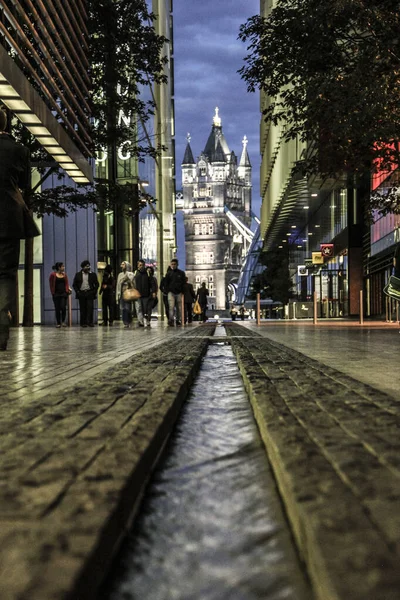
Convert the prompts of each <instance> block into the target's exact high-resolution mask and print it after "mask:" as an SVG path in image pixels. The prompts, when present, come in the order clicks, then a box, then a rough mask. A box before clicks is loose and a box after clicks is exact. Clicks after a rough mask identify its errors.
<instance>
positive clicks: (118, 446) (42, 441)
mask: <svg viewBox="0 0 400 600" xmlns="http://www.w3.org/2000/svg"><path fill="white" fill-rule="evenodd" d="M213 331H214V325H206V326H202V327H198V328H197V330H196V329H194V330H191V331H190V336H188V335H186V332H185V331H184V330H181V331H179V332H178V331H172V332H169V331H168V330H166V329H164V330H163V329H160V331H159V332H158V333H156V334H154V333H153V331H151V332H147V331H146V332H143V331H141V332H131V331H128V332H126V333H128V334H130V338H129V343H130V344H131V348H130V349H129V346H128V344H127V343H126V342H125V346H124V348H123V352H122V354H121V352H120V350H119V353H118V352H117V353H116V354H115V356H113V357H112V352H110V348H108V349H107V351H106V353H105V354H102V349H101V346H102V344H100V343H99V341H98V340H96V338H95V337H94V335H92V336H91V339H92V342H91V343H90V342H89V340H88V338H81V339H83V341H84V343H85V345H86V346H85V347H86V350H87V351H88V352H87V354H86V356H85V358H83V357H81V356H80V355H78V356H76V355H75V357H72V356H69V354H68V358H67V360H66V361H65V362H64V365H65V364H67V365H68V366H67V368H66V370H65V369H64V370H63V371H62V377H61V378H62V385H58V382H57V381H56V386H54V385H53V384H54V382H55V380H54V373H55V370H56V369H57V367H58V366H60V365H61V364H63V360H62V358H63V357H62V356H61V357H58V358H57V357H55V356H54V355H51V353H52V352H54V351H55V350H56V348H55V344H56V341H57V340H56V338H55V336H54V332H48V335H49V340H48V348H47V350H46V349H44V350H43V352H44V356H42V358H40V355H39V354H36V353H34V352H32V351H30V350H29V345H27V346H26V349H25V350H19V351H18V352H16V353H13V352H12V350H11V353H10V354H8V353H7V356H6V357H5V360H4V361H3V362H2V363H1V364H0V376H4V377H8V378H9V384H10V385H9V386H8V388H7V391H4V389H3V390H2V391H1V394H0V396H1V397H0V400H1V401H2V413H1V416H0V452H1V454H0V466H1V468H0V572H1V573H2V574H4V573H7V575H6V576H5V577H3V576H2V577H0V598H2V599H3V598H4V600H6V599H7V600H28V599H29V600H59V599H60V600H61V599H63V600H67V599H69V600H78V599H79V600H84V599H86V598H94V597H95V595H96V589H97V587H98V586H99V585H100V582H101V580H102V578H103V576H104V573H105V572H106V570H107V568H108V566H109V564H110V561H111V560H112V557H113V555H114V553H115V551H116V550H117V548H118V546H119V544H120V542H121V540H122V538H123V536H124V534H125V532H126V531H127V528H128V527H129V525H130V523H131V521H132V518H133V516H134V514H135V511H136V510H137V507H138V505H139V501H140V498H141V495H142V493H143V491H144V488H145V485H146V483H147V481H148V478H149V477H150V474H151V472H152V469H153V468H154V466H155V464H156V462H157V460H158V457H159V455H160V452H161V450H162V448H163V447H164V445H165V443H166V440H167V439H168V436H169V435H170V433H171V430H172V428H173V426H174V423H175V421H176V419H177V417H178V415H179V411H180V407H181V405H182V403H183V402H184V400H185V398H186V396H187V392H188V389H189V387H190V385H191V382H192V380H193V378H194V377H195V375H196V373H197V370H198V368H199V366H200V363H201V358H202V356H203V354H204V353H205V350H206V348H207V344H208V338H209V336H210V335H212V333H213ZM167 332H168V333H167ZM42 333H43V332H41V334H42ZM45 333H46V332H45ZM69 333H71V332H67V335H68V334H69ZM79 333H80V332H76V335H77V337H78V336H79ZM93 333H94V334H95V335H96V334H97V335H100V336H103V338H105V334H104V333H103V332H101V333H100V332H93ZM107 333H108V332H107ZM114 333H115V337H116V338H117V341H120V340H123V337H122V335H121V334H122V333H123V332H122V331H119V332H118V331H117V332H114V331H113V334H114ZM124 333H125V332H124ZM149 333H150V337H148V334H149ZM31 337H32V341H33V343H34V337H35V334H34V333H33V334H31ZM39 338H40V339H41V335H40V336H39ZM115 341H116V340H115V339H114V343H115ZM133 341H135V344H133ZM38 346H39V347H40V346H41V347H42V348H46V340H45V339H44V337H43V339H41V343H40V344H39V343H38ZM114 347H115V346H114ZM11 348H12V344H11ZM90 349H92V351H91V352H90ZM68 350H69V348H68ZM47 353H48V354H47ZM20 354H22V356H21V355H20ZM46 354H47V360H48V369H47V370H46V369H45V370H41V372H38V373H37V374H35V376H33V377H31V376H30V374H31V372H32V373H33V372H35V366H34V363H37V364H38V365H40V364H42V365H43V364H44V363H45V362H46ZM64 358H66V355H64ZM81 358H82V361H81ZM51 359H53V362H52V360H51ZM24 361H31V363H32V366H31V367H29V369H28V371H27V373H28V377H27V379H26V380H20V379H18V378H15V369H14V367H15V365H16V363H19V364H23V363H24ZM74 361H75V362H74ZM104 365H107V367H106V368H105V367H104ZM99 366H100V367H101V368H100V369H99ZM82 367H83V368H82ZM85 367H86V368H89V370H90V372H93V371H95V372H96V377H93V376H90V377H89V378H88V377H87V369H86V371H85ZM39 370H40V369H39ZM19 372H20V370H19ZM77 373H78V376H77ZM44 374H45V375H46V376H45V377H44ZM52 378H53V379H52ZM68 383H69V385H68ZM54 387H56V389H54ZM10 390H11V391H10ZM44 391H45V393H43V392H44Z"/></svg>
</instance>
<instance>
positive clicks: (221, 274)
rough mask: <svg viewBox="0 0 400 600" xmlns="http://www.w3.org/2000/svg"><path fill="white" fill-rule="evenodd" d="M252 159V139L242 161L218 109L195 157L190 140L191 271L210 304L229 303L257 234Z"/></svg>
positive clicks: (185, 184) (187, 209) (186, 193)
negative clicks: (253, 214) (231, 146)
mask: <svg viewBox="0 0 400 600" xmlns="http://www.w3.org/2000/svg"><path fill="white" fill-rule="evenodd" d="M251 171H252V169H251V164H250V159H249V155H248V152H247V139H246V137H245V138H244V139H243V149H242V153H241V158H240V161H239V162H238V160H237V157H236V154H235V153H234V152H231V150H230V149H229V146H228V143H227V141H226V139H225V136H224V134H223V131H222V122H221V118H220V117H219V115H218V109H216V113H215V116H214V119H213V124H212V128H211V133H210V135H209V137H208V140H207V142H206V145H205V147H204V150H203V152H202V153H201V154H200V157H199V158H198V159H197V160H195V159H194V157H193V152H192V148H191V145H190V139H188V143H187V146H186V151H185V156H184V158H183V162H182V189H183V213H184V226H185V248H186V274H187V276H188V278H189V281H190V283H192V284H193V285H194V286H195V288H198V287H200V285H201V284H202V283H203V282H204V283H205V284H206V287H207V288H208V289H209V292H210V298H209V306H210V307H211V308H215V309H217V310H224V309H226V308H228V306H229V303H230V302H231V301H234V299H235V288H236V284H237V281H238V277H239V273H240V269H241V266H242V264H243V262H244V258H245V256H246V255H247V252H248V249H249V246H250V243H251V239H252V236H251V235H249V234H251V232H249V230H248V228H249V226H250V223H251V188H252V185H251Z"/></svg>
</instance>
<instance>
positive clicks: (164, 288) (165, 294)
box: [160, 267, 171, 319]
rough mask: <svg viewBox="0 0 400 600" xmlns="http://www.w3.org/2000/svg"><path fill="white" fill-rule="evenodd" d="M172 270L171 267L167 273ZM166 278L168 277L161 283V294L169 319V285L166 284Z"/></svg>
mask: <svg viewBox="0 0 400 600" xmlns="http://www.w3.org/2000/svg"><path fill="white" fill-rule="evenodd" d="M170 270H171V267H168V269H167V273H168V272H169V271H170ZM165 278H166V275H164V277H163V278H162V279H161V281H160V292H161V294H162V301H163V304H164V310H165V314H166V316H167V319H169V304H168V290H167V283H166V279H165Z"/></svg>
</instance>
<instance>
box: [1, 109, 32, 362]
mask: <svg viewBox="0 0 400 600" xmlns="http://www.w3.org/2000/svg"><path fill="white" fill-rule="evenodd" d="M6 127H7V115H6V113H5V112H4V111H3V110H0V215H1V217H0V350H7V343H8V338H9V335H10V315H11V311H12V310H13V309H14V306H15V304H16V282H17V273H18V265H19V248H20V240H22V239H26V238H32V237H35V236H37V235H40V231H39V230H38V228H37V227H36V224H35V222H34V220H33V218H32V215H31V214H30V212H29V209H28V207H27V206H26V204H25V202H24V199H23V197H22V194H21V190H29V188H30V183H31V168H30V160H29V150H28V148H25V146H23V145H22V144H18V143H17V142H16V141H15V140H14V139H13V138H12V136H11V135H9V134H8V133H6V131H5V129H6Z"/></svg>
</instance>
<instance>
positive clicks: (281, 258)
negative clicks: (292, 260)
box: [255, 248, 293, 304]
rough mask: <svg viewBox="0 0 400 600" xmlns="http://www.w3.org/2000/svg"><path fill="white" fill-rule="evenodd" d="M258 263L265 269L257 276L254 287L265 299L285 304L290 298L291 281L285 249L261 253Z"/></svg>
mask: <svg viewBox="0 0 400 600" xmlns="http://www.w3.org/2000/svg"><path fill="white" fill-rule="evenodd" d="M260 262H261V263H262V264H263V265H264V266H265V267H266V268H265V269H264V271H263V272H262V273H261V274H260V275H259V276H258V280H257V281H256V282H255V287H257V288H259V290H260V291H261V290H264V292H265V296H266V297H267V298H272V300H274V302H282V304H287V303H288V302H289V299H290V298H291V296H292V286H293V283H292V280H291V278H290V271H289V256H288V251H287V250H286V249H280V248H278V249H274V250H269V251H268V252H262V253H261V255H260Z"/></svg>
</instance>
